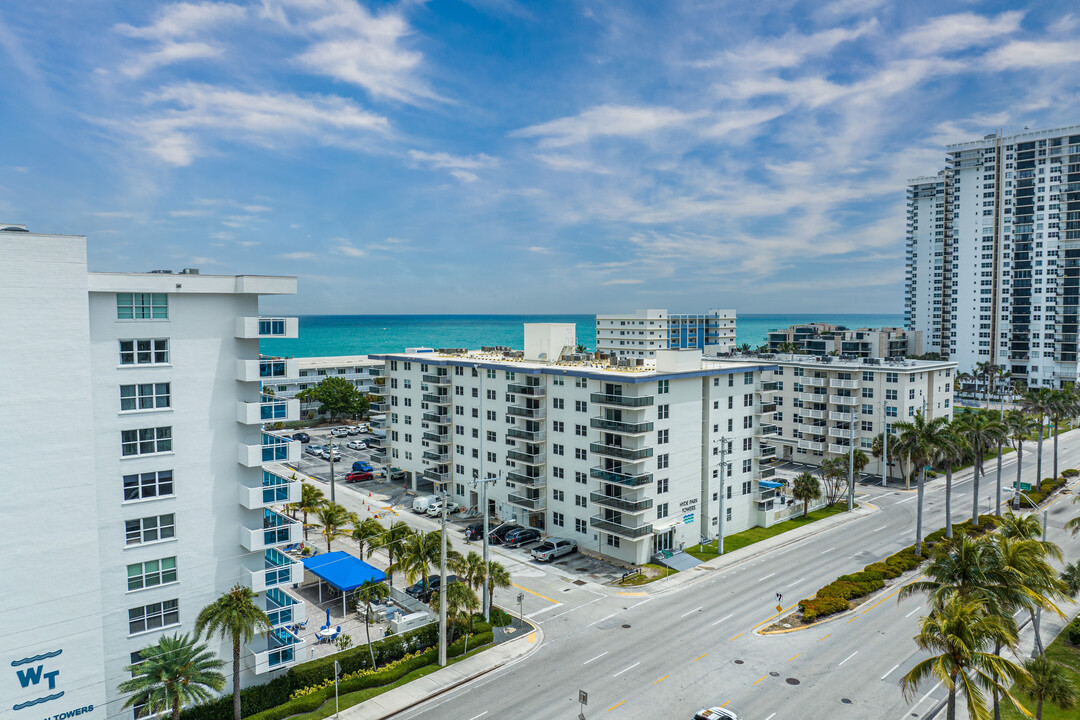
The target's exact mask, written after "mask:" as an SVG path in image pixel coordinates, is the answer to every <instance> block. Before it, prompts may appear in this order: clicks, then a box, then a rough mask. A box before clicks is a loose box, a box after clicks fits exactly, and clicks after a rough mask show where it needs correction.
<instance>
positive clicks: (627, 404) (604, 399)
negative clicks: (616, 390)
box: [589, 392, 654, 408]
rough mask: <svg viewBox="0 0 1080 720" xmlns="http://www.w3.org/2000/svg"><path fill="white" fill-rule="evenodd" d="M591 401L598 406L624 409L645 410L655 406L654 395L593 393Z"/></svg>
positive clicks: (590, 396)
mask: <svg viewBox="0 0 1080 720" xmlns="http://www.w3.org/2000/svg"><path fill="white" fill-rule="evenodd" d="M589 399H590V400H591V401H592V402H594V403H596V404H598V405H614V406H616V407H624V408H643V407H647V406H649V405H652V404H653V400H654V398H653V396H652V395H617V394H612V393H598V392H597V393H591V394H590V395H589Z"/></svg>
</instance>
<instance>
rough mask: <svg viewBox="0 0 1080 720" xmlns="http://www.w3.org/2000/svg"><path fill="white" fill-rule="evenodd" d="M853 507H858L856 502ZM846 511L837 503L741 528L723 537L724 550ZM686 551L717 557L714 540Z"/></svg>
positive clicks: (728, 550)
mask: <svg viewBox="0 0 1080 720" xmlns="http://www.w3.org/2000/svg"><path fill="white" fill-rule="evenodd" d="M855 507H858V505H857V504H856V505H855ZM843 512H847V503H842V502H840V503H837V504H835V505H831V506H829V505H827V506H825V507H823V508H818V509H817V510H812V511H811V512H810V514H809V515H808V516H807V517H803V516H802V515H799V516H798V517H794V518H791V519H790V520H785V521H783V522H780V523H777V524H775V525H773V526H771V527H767V528H763V527H752V528H750V529H749V530H743V531H742V532H740V533H735V534H734V535H728V536H727V537H725V538H724V552H725V553H729V552H732V551H734V550H738V549H739V548H744V547H746V546H747V545H753V544H754V543H758V542H761V541H762V540H768V539H769V538H771V537H776V536H777V535H780V534H782V533H786V532H788V531H789V530H795V529H797V528H801V527H803V526H804V525H809V524H810V523H813V522H817V521H818V520H824V519H825V518H827V517H832V516H833V515H838V514H840V513H843ZM686 552H688V553H689V554H691V555H693V556H694V557H696V558H697V559H698V560H702V561H706V560H712V559H713V558H716V557H719V555H718V554H717V552H716V542H715V541H714V542H711V543H706V544H704V545H693V546H691V547H688V548H687V549H686Z"/></svg>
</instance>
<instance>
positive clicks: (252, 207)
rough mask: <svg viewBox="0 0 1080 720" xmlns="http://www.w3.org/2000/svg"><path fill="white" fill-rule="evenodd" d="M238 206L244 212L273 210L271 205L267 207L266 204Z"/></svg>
mask: <svg viewBox="0 0 1080 720" xmlns="http://www.w3.org/2000/svg"><path fill="white" fill-rule="evenodd" d="M240 207H241V208H242V209H243V210H244V212H249V213H263V212H273V210H274V209H273V208H272V207H267V206H266V205H241V206H240Z"/></svg>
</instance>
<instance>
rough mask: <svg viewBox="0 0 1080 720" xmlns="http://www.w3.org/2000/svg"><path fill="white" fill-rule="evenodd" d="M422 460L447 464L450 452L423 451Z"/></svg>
mask: <svg viewBox="0 0 1080 720" xmlns="http://www.w3.org/2000/svg"><path fill="white" fill-rule="evenodd" d="M424 459H425V460H434V461H435V462H440V463H448V462H450V451H449V450H442V451H439V450H425V451H424Z"/></svg>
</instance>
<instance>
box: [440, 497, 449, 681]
mask: <svg viewBox="0 0 1080 720" xmlns="http://www.w3.org/2000/svg"><path fill="white" fill-rule="evenodd" d="M439 516H440V518H441V523H440V531H439V535H440V538H439V541H440V544H441V550H440V554H439V667H446V591H447V590H449V588H448V587H446V489H445V488H444V489H443V491H442V509H441V511H440V512H439Z"/></svg>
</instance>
